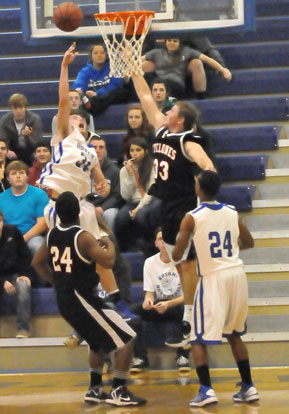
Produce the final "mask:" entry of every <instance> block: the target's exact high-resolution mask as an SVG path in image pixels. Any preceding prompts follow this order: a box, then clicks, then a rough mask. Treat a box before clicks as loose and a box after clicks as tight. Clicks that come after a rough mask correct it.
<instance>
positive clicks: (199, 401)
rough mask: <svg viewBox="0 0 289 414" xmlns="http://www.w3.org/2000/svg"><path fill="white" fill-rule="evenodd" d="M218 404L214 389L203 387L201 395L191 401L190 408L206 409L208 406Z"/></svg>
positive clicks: (200, 390) (200, 391)
mask: <svg viewBox="0 0 289 414" xmlns="http://www.w3.org/2000/svg"><path fill="white" fill-rule="evenodd" d="M217 402H218V398H217V396H216V394H215V391H214V390H213V388H209V387H206V386H205V385H201V387H200V389H199V394H198V395H197V396H196V397H195V398H193V399H192V400H191V401H190V403H189V405H190V407H205V406H206V405H209V404H216V403H217Z"/></svg>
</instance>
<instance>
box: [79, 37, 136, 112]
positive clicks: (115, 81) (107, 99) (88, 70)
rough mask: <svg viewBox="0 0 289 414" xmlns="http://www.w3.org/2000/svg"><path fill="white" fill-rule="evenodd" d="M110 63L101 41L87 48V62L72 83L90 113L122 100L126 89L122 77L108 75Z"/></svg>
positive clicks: (102, 109) (125, 96)
mask: <svg viewBox="0 0 289 414" xmlns="http://www.w3.org/2000/svg"><path fill="white" fill-rule="evenodd" d="M109 72H110V64H109V59H108V56H107V53H106V48H105V45H104V44H103V43H101V44H95V45H93V46H92V47H91V48H90V50H89V62H88V63H87V65H86V66H85V67H84V68H82V69H81V70H80V71H79V72H78V75H77V78H76V80H75V82H74V84H73V89H76V90H77V91H79V93H81V94H84V97H83V103H84V105H85V107H86V109H87V110H89V111H90V112H91V113H92V114H94V115H98V114H99V113H101V112H102V111H104V110H105V109H106V108H107V107H108V106H109V105H111V104H112V103H120V102H124V101H125V100H126V99H127V97H128V89H127V88H126V87H125V85H124V81H123V79H120V78H115V77H111V76H109Z"/></svg>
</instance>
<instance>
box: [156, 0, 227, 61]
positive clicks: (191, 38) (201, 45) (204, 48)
mask: <svg viewBox="0 0 289 414" xmlns="http://www.w3.org/2000/svg"><path fill="white" fill-rule="evenodd" d="M166 7H167V3H166V0H161V2H160V10H161V12H164V11H166ZM173 9H174V11H173V13H174V15H173V19H172V20H170V21H180V20H181V21H187V20H190V19H189V18H188V15H186V14H180V8H179V4H178V1H177V0H173ZM164 41H165V40H164V39H157V40H156V44H162V43H163V42H164ZM182 43H183V45H184V46H189V47H191V48H193V49H197V50H199V51H200V52H202V53H203V54H204V55H207V56H209V57H210V58H212V59H215V60H216V61H217V62H218V63H220V65H221V66H223V67H224V68H225V67H226V64H225V61H224V59H223V57H222V55H221V54H220V52H219V51H218V50H217V49H216V48H215V46H214V45H213V44H212V43H211V41H210V39H209V38H208V37H205V36H200V35H198V34H197V35H195V34H192V33H190V34H189V35H188V37H182Z"/></svg>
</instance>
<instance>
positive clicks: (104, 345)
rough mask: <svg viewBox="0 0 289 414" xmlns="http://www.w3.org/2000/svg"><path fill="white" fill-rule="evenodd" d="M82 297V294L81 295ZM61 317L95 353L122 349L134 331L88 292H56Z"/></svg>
mask: <svg viewBox="0 0 289 414" xmlns="http://www.w3.org/2000/svg"><path fill="white" fill-rule="evenodd" d="M84 296H85V297H84ZM57 301H58V306H59V310H60V313H61V315H62V316H63V318H64V319H65V320H66V321H67V322H68V323H69V324H70V325H71V326H72V327H73V328H74V329H75V330H76V331H77V332H78V333H79V334H80V335H81V336H82V337H83V338H84V339H85V340H86V342H87V343H88V345H89V346H90V348H91V349H92V350H93V351H94V352H98V351H99V350H103V351H104V352H105V353H109V352H111V351H114V350H116V349H118V348H122V347H123V346H124V345H125V344H126V343H128V342H129V341H130V340H131V339H132V338H134V337H135V336H136V333H135V332H134V331H133V329H131V328H130V326H129V325H128V324H127V323H126V321H125V320H124V319H123V318H122V317H121V316H120V315H119V314H118V313H117V312H116V311H115V310H113V309H111V308H110V307H109V306H107V305H106V304H105V302H104V301H103V299H101V298H99V297H98V296H95V295H93V294H91V295H80V294H79V293H78V292H76V291H74V293H72V294H67V295H65V296H64V295H61V294H57Z"/></svg>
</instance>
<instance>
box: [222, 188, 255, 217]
mask: <svg viewBox="0 0 289 414" xmlns="http://www.w3.org/2000/svg"><path fill="white" fill-rule="evenodd" d="M255 191H256V187H255V186H254V185H223V186H222V187H221V188H220V191H219V193H218V197H217V200H218V201H219V202H221V203H225V204H230V205H233V206H235V207H236V209H237V210H238V211H251V210H252V201H253V196H254V193H255Z"/></svg>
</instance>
